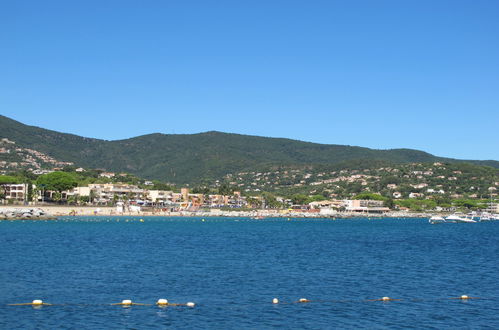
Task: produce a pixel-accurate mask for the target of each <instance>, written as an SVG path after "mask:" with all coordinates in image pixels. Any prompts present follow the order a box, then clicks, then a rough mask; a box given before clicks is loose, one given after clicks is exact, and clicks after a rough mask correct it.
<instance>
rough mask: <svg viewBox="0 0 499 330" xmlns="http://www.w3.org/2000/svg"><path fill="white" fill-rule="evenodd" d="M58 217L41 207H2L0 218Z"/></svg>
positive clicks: (51, 218) (39, 218)
mask: <svg viewBox="0 0 499 330" xmlns="http://www.w3.org/2000/svg"><path fill="white" fill-rule="evenodd" d="M54 219H56V217H54V216H52V215H51V214H49V213H47V212H45V211H43V210H42V209H39V208H0V220H54Z"/></svg>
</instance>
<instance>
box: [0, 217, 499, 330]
mask: <svg viewBox="0 0 499 330" xmlns="http://www.w3.org/2000/svg"><path fill="white" fill-rule="evenodd" d="M0 249H1V251H0V328H1V329H73V328H74V329H165V328H172V329H272V328H285V329H337V328H339V329H358V328H368V329H411V328H414V329H446V328H448V329H455V328H459V329H494V328H495V329H497V328H499V222H481V223H473V224H457V223H456V224H437V225H431V224H429V223H428V219H394V218H382V219H367V218H359V219H344V220H341V219H336V220H333V219H297V218H289V219H288V218H269V219H249V218H213V217H210V218H204V219H203V218H186V217H173V218H166V217H143V218H141V217H61V218H59V219H58V220H52V221H28V220H26V221H0ZM462 295H467V296H468V297H469V299H460V297H461V296H462ZM382 297H389V298H390V300H388V301H382V300H380V299H381V298H382ZM274 298H277V299H278V300H279V303H278V304H273V303H272V300H273V299H274ZM34 299H41V300H43V302H45V303H48V304H51V305H44V306H31V305H21V306H19V305H16V306H12V305H11V304H18V303H29V302H31V301H33V300H34ZM125 299H129V300H132V302H133V303H137V304H138V305H131V306H122V305H113V304H114V303H120V302H121V301H122V300H125ZM158 299H168V301H169V303H172V304H179V305H178V306H167V307H159V306H157V305H156V301H157V300H158ZM300 299H307V301H308V302H299V300H300ZM187 302H193V303H195V306H194V307H187V306H185V305H184V304H186V303H187Z"/></svg>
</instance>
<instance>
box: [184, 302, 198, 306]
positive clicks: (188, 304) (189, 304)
mask: <svg viewBox="0 0 499 330" xmlns="http://www.w3.org/2000/svg"><path fill="white" fill-rule="evenodd" d="M185 305H186V306H187V307H194V306H196V304H195V303H193V302H188V303H187V304H185Z"/></svg>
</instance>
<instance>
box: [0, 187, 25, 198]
mask: <svg viewBox="0 0 499 330" xmlns="http://www.w3.org/2000/svg"><path fill="white" fill-rule="evenodd" d="M0 192H1V193H3V195H4V197H5V199H6V200H7V201H17V202H24V201H27V198H28V184H27V183H8V184H2V185H1V186H0Z"/></svg>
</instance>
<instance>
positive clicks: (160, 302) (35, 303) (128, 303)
mask: <svg viewBox="0 0 499 330" xmlns="http://www.w3.org/2000/svg"><path fill="white" fill-rule="evenodd" d="M50 305H52V304H47V303H44V302H43V300H40V299H35V300H33V301H32V302H30V303H20V304H9V306H50ZM111 305H118V306H125V307H127V306H150V304H141V303H134V302H133V301H132V300H130V299H125V300H122V301H121V302H119V303H114V304H111ZM156 305H158V306H187V307H194V306H196V304H195V303H193V302H188V303H185V304H175V303H169V302H168V300H167V299H158V301H157V302H156Z"/></svg>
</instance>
